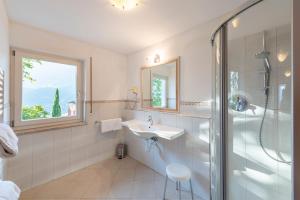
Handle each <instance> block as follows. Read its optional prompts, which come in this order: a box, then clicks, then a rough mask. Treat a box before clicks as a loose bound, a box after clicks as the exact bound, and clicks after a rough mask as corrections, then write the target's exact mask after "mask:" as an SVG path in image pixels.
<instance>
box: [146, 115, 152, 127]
mask: <svg viewBox="0 0 300 200" xmlns="http://www.w3.org/2000/svg"><path fill="white" fill-rule="evenodd" d="M147 121H148V124H149V128H150V127H151V126H153V119H152V116H151V115H149V116H148V120H147Z"/></svg>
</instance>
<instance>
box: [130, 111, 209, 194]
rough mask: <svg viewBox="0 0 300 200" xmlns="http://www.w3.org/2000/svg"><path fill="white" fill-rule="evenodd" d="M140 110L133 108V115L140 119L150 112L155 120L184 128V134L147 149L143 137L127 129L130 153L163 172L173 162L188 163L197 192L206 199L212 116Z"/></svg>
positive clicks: (144, 118)
mask: <svg viewBox="0 0 300 200" xmlns="http://www.w3.org/2000/svg"><path fill="white" fill-rule="evenodd" d="M132 112H136V113H135V114H132ZM141 112H143V111H130V115H131V116H133V117H134V116H136V117H137V118H136V119H139V120H146V119H147V118H148V116H149V115H151V116H152V118H153V121H154V122H156V123H161V124H164V125H168V126H173V127H178V128H183V129H184V130H185V134H184V135H183V136H181V137H179V138H177V139H175V140H172V141H168V140H164V139H159V141H158V148H157V147H154V148H153V149H152V150H151V151H150V152H146V151H145V144H144V140H143V139H141V138H139V137H137V136H135V135H134V134H132V133H131V132H130V131H129V130H126V134H125V142H126V143H127V145H128V147H129V155H130V156H131V157H133V158H135V159H137V160H139V161H140V162H142V163H144V164H145V165H147V166H148V167H150V168H152V169H153V170H155V171H157V172H158V173H160V174H163V175H165V169H166V166H167V165H168V164H170V163H173V162H177V163H182V164H184V165H186V166H187V167H189V168H190V169H191V170H192V173H193V178H192V179H193V184H194V190H195V193H196V194H198V195H199V196H201V197H202V198H203V199H209V143H208V137H209V129H210V124H209V119H200V118H193V117H187V116H182V115H180V114H179V115H177V114H173V113H158V112H155V111H145V112H144V113H143V114H142V113H141ZM125 115H126V113H125ZM183 186H184V187H187V186H188V185H186V184H184V185H183Z"/></svg>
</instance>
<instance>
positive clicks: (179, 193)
mask: <svg viewBox="0 0 300 200" xmlns="http://www.w3.org/2000/svg"><path fill="white" fill-rule="evenodd" d="M178 185H179V189H178V190H179V200H181V183H180V181H178Z"/></svg>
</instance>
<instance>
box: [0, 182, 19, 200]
mask: <svg viewBox="0 0 300 200" xmlns="http://www.w3.org/2000/svg"><path fill="white" fill-rule="evenodd" d="M20 193H21V190H20V188H19V187H18V186H17V185H16V184H15V183H13V182H11V181H0V200H18V199H19V197H20Z"/></svg>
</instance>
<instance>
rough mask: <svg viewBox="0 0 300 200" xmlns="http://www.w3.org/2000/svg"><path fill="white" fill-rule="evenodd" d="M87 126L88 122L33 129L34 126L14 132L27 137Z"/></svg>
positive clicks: (51, 125)
mask: <svg viewBox="0 0 300 200" xmlns="http://www.w3.org/2000/svg"><path fill="white" fill-rule="evenodd" d="M85 125H87V122H72V123H64V124H50V125H44V126H36V127H32V126H31V127H26V126H23V127H14V128H13V130H14V131H15V133H16V134H17V135H18V136H20V135H26V134H31V133H38V132H44V131H50V130H57V129H64V128H71V127H76V126H85Z"/></svg>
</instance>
